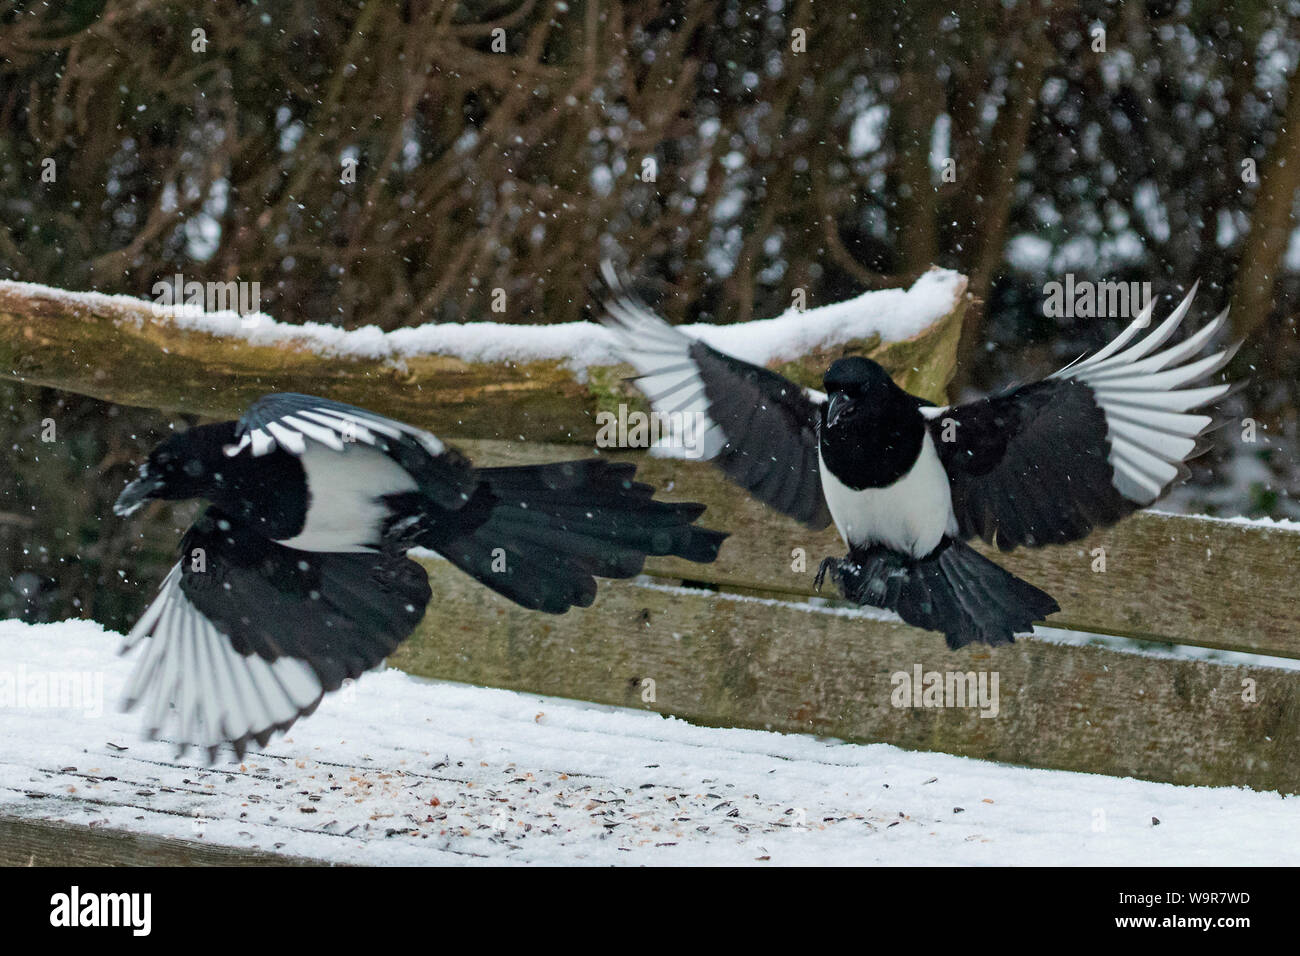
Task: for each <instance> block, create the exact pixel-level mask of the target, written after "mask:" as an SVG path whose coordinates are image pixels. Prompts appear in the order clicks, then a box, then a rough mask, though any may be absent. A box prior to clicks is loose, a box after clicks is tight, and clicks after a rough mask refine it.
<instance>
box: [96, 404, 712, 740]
mask: <svg viewBox="0 0 1300 956" xmlns="http://www.w3.org/2000/svg"><path fill="white" fill-rule="evenodd" d="M635 471H636V467H635V465H633V464H631V463H617V462H610V461H606V460H604V459H600V458H593V459H588V460H585V461H569V462H559V463H555V464H548V465H525V466H522V467H511V468H475V467H473V466H472V465H471V464H470V463H469V461H468V460H467V459H466V458H465V457H464V456H462V455H461V454H460V453H459V452H457V451H456V450H455V449H454V448H451V447H449V446H447V445H444V444H443V443H442V442H441V441H440V440H439V439H437V438H436V437H434V436H433V435H431V434H429V433H428V432H426V431H422V430H420V429H418V428H413V427H412V426H410V425H406V424H404V423H402V422H398V421H394V420H392V419H390V418H385V417H383V416H381V415H377V414H375V413H373V412H368V411H365V410H363V409H360V408H354V407H352V406H350V405H343V404H340V403H338V402H332V401H328V400H326V399H323V398H313V397H311V396H308V395H296V394H274V395H267V396H265V397H264V398H261V399H259V400H258V401H257V402H255V403H254V404H253V405H252V406H251V407H250V408H249V409H248V411H247V412H246V413H245V415H244V416H243V418H241V419H240V420H239V421H233V422H221V423H219V424H214V425H202V426H199V427H196V428H191V429H190V430H189V431H186V432H183V433H180V434H176V435H173V436H171V437H170V438H168V439H167V440H166V441H164V442H162V443H161V444H160V445H158V446H157V447H156V448H155V449H154V450H153V451H152V452H150V454H149V458H148V460H147V461H146V462H145V463H144V464H142V465H141V466H140V471H139V476H138V477H137V478H136V479H135V480H134V481H132V482H131V483H130V484H129V485H127V487H126V489H125V490H124V491H123V492H122V494H121V497H120V498H118V500H117V504H116V505H115V506H114V509H113V510H114V511H115V512H116V513H117V514H119V515H128V514H130V513H131V512H133V511H135V510H136V509H137V508H139V507H140V506H141V505H142V504H143V503H144V502H145V501H146V500H148V499H152V498H162V499H168V500H177V499H185V498H205V499H207V500H208V501H209V502H210V506H209V507H208V509H207V510H206V511H205V512H203V514H202V516H201V517H200V518H199V519H198V520H197V521H196V522H195V523H194V525H193V527H191V528H190V529H189V531H188V532H187V533H186V534H185V537H184V539H183V540H182V542H181V558H180V561H179V562H178V563H177V564H176V565H175V567H173V568H172V570H171V573H170V574H168V575H167V577H166V579H165V580H164V581H163V583H162V586H161V589H160V591H159V594H158V597H157V598H156V599H155V600H154V602H153V604H152V605H150V607H149V609H148V610H147V611H145V613H144V616H143V617H141V619H140V621H139V622H138V623H137V624H136V626H135V627H134V628H133V629H132V630H131V633H130V634H129V635H127V638H126V642H125V644H124V646H123V649H122V650H123V653H126V652H127V651H129V650H131V649H132V648H133V647H135V646H136V645H137V644H139V643H141V642H142V641H144V639H145V638H149V639H150V640H149V641H148V643H147V646H146V649H145V650H144V652H143V654H142V655H141V657H140V659H139V661H138V662H137V664H136V667H135V670H134V672H133V673H132V675H131V677H130V679H129V682H128V685H127V689H126V693H125V700H124V707H125V709H127V710H129V709H131V708H132V707H133V706H135V705H136V704H138V703H139V704H143V705H144V708H143V709H144V714H145V723H146V728H147V730H148V731H149V734H150V736H151V737H156V736H157V735H158V734H159V733H160V732H162V731H163V730H164V729H165V728H168V727H170V726H172V725H174V731H173V733H174V737H175V739H176V740H177V741H178V742H179V743H180V745H181V749H182V751H183V750H184V749H185V747H186V746H187V745H195V746H198V747H200V748H203V749H206V750H207V753H208V760H209V761H212V760H215V758H216V753H217V751H218V750H219V749H220V746H221V745H222V744H223V743H226V742H229V743H230V744H232V745H233V747H234V750H235V753H236V754H237V755H238V756H240V757H242V756H243V755H244V753H245V751H246V750H247V748H248V746H249V742H250V741H252V740H256V741H257V742H258V743H259V744H261V745H263V746H265V745H266V743H267V741H268V740H269V739H270V737H271V734H272V733H273V732H275V731H283V730H285V729H287V728H288V727H289V726H290V725H291V724H292V723H293V722H294V721H295V720H297V719H298V718H299V717H301V716H304V715H306V714H310V713H311V712H312V711H313V710H315V708H316V706H317V704H319V703H320V701H321V698H322V697H323V696H324V695H325V694H326V693H327V692H329V691H332V690H336V689H337V688H338V687H339V686H340V685H342V683H343V681H344V680H346V679H347V678H356V677H359V676H360V675H361V674H362V672H364V671H366V670H369V669H370V668H372V667H374V666H375V665H377V664H379V663H380V661H382V660H383V659H384V658H385V657H387V656H388V655H389V654H390V653H392V651H393V650H394V649H395V648H396V647H397V645H398V644H400V643H401V642H402V641H403V640H405V639H406V638H407V637H408V636H409V635H410V634H411V632H412V630H414V628H415V626H416V624H417V623H419V621H420V618H421V617H423V615H424V609H425V605H426V604H428V602H429V598H430V589H429V582H428V579H427V577H426V575H425V572H424V569H423V568H421V567H420V565H419V564H417V563H416V562H415V561H413V560H411V559H410V558H408V557H406V551H407V550H408V549H410V548H413V547H417V546H418V547H424V548H430V549H432V550H434V551H436V552H437V553H438V554H440V555H441V556H442V557H444V558H446V559H447V560H448V561H450V562H452V564H454V565H456V566H457V567H458V568H460V569H461V570H462V571H465V572H466V573H468V574H470V575H471V576H473V577H474V578H475V579H476V580H478V581H480V582H481V583H483V584H485V585H487V586H488V587H489V588H491V589H492V590H494V591H496V592H497V593H498V594H502V595H504V596H505V597H507V598H509V599H510V600H512V601H514V602H515V603H516V604H519V605H521V606H523V607H526V608H530V609H535V610H539V611H546V612H549V613H552V614H561V613H563V612H564V611H566V610H568V608H570V607H573V606H578V607H587V606H589V605H590V604H591V603H592V601H593V600H594V599H595V596H596V582H595V580H594V578H595V577H597V576H599V577H607V578H628V577H632V576H633V575H636V574H638V573H640V571H641V568H642V565H643V564H644V562H645V558H646V556H647V555H652V554H653V555H669V554H671V555H677V556H679V557H682V558H686V559H688V560H691V561H699V562H705V563H707V562H711V561H713V560H714V559H715V558H716V557H717V554H718V547H719V546H720V545H721V543H722V540H723V539H724V538H725V537H726V535H725V534H723V533H721V532H717V531H710V530H708V529H705V528H700V527H697V526H695V524H694V521H695V519H696V518H698V517H699V516H700V514H701V513H703V511H704V506H703V505H699V504H691V503H669V502H663V501H656V500H654V499H653V497H652V495H653V489H652V488H651V487H650V486H649V485H645V484H641V483H639V482H636V481H633V475H634V473H635Z"/></svg>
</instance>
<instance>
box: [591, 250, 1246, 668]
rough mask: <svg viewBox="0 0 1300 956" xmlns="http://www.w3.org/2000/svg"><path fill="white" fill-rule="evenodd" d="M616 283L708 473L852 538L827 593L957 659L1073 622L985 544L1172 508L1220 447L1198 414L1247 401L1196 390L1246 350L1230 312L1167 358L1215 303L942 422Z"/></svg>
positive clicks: (632, 330)
mask: <svg viewBox="0 0 1300 956" xmlns="http://www.w3.org/2000/svg"><path fill="white" fill-rule="evenodd" d="M603 272H604V276H605V280H606V282H607V283H608V285H609V287H610V290H611V297H610V298H609V299H608V301H607V302H606V303H605V308H606V313H607V315H606V319H605V321H606V324H607V325H609V326H610V327H611V328H612V329H613V330H614V332H615V338H616V341H617V343H618V349H619V351H620V353H621V356H622V358H623V359H624V360H625V361H626V362H627V363H629V364H630V365H632V366H633V367H634V368H635V369H636V370H637V371H638V372H639V373H640V377H639V378H638V379H637V382H638V387H639V388H640V389H641V390H642V391H643V392H644V393H645V395H646V397H647V398H648V399H649V400H650V402H651V404H652V406H653V407H654V409H655V411H656V412H658V413H660V414H661V415H663V416H665V419H666V420H667V421H669V422H674V421H687V420H692V421H693V420H699V421H701V422H703V426H702V428H697V429H696V432H697V434H696V436H694V441H695V442H696V443H697V444H696V447H697V449H698V450H700V451H702V455H701V457H704V458H708V459H712V460H713V461H714V462H715V463H716V464H717V465H718V466H719V467H721V468H722V469H723V471H724V472H726V474H727V476H728V477H729V478H730V479H731V480H732V481H734V482H736V483H737V484H739V485H740V486H741V487H743V488H745V489H747V490H748V491H749V492H750V494H752V495H753V496H754V497H756V498H758V499H759V500H760V501H762V502H764V503H765V504H767V505H769V506H770V507H773V508H775V509H777V510H778V511H781V512H783V513H784V514H787V515H789V516H791V517H793V518H796V519H798V520H799V521H801V522H803V523H804V524H805V525H807V526H808V527H810V528H824V527H825V526H826V525H827V524H829V523H830V522H831V521H834V522H835V526H836V528H837V529H838V530H839V532H840V536H841V537H842V538H843V539H844V542H845V544H846V545H847V547H848V549H849V550H848V555H847V556H846V557H844V558H826V559H825V560H824V561H823V562H822V564H821V567H820V569H819V571H818V574H817V578H816V585H817V587H819V588H820V586H821V583H822V581H823V579H824V577H825V575H826V574H827V573H828V572H829V574H830V576H831V579H832V580H833V581H835V583H836V584H837V585H838V586H839V588H840V590H841V592H842V593H843V594H844V596H845V597H846V598H847V599H849V600H852V601H855V602H857V603H859V604H868V605H872V606H875V607H880V608H887V609H890V610H893V611H895V612H897V613H898V614H899V616H900V617H902V619H903V620H904V621H906V622H907V623H909V624H912V625H914V626H917V627H921V628H925V629H928V630H934V631H942V632H943V634H944V635H945V637H946V638H947V641H948V645H949V646H950V647H954V648H956V647H961V646H963V645H965V644H968V643H971V642H972V641H976V642H982V643H987V644H1005V643H1008V642H1010V641H1012V640H1013V639H1014V635H1015V634H1018V633H1026V632H1029V631H1030V630H1032V624H1033V622H1035V621H1042V620H1043V619H1044V618H1046V617H1047V615H1049V614H1052V613H1054V612H1056V611H1058V610H1060V608H1059V606H1058V605H1057V603H1056V601H1054V600H1053V599H1052V598H1051V597H1050V596H1049V595H1048V594H1046V593H1044V592H1043V591H1041V590H1039V589H1038V588H1036V587H1034V586H1033V585H1031V584H1029V583H1027V582H1025V581H1023V580H1021V579H1019V578H1017V577H1015V576H1014V575H1012V574H1010V573H1009V572H1007V571H1006V570H1004V569H1003V568H1001V567H999V566H998V565H997V564H995V563H994V562H992V561H990V560H988V559H987V558H985V557H983V556H982V555H981V554H979V552H977V551H975V550H974V549H972V548H971V547H970V546H968V545H967V544H966V543H965V542H966V541H967V540H969V539H970V538H973V537H976V536H978V537H980V538H983V539H984V540H985V541H987V542H989V543H990V544H992V543H996V544H997V546H998V547H999V548H1001V549H1002V550H1003V551H1010V550H1012V549H1013V548H1017V547H1021V546H1027V547H1039V546H1042V545H1048V544H1065V543H1066V542H1070V541H1076V540H1078V539H1079V538H1082V537H1084V536H1085V535H1087V534H1088V533H1089V532H1090V531H1092V530H1093V529H1094V528H1099V527H1105V526H1106V525H1110V524H1113V523H1114V522H1116V521H1119V520H1120V519H1121V518H1123V517H1125V516H1126V515H1128V514H1131V513H1132V512H1133V511H1136V510H1137V509H1139V508H1143V507H1146V506H1147V505H1150V504H1152V503H1153V502H1154V501H1156V500H1157V499H1159V498H1160V497H1161V496H1162V495H1163V494H1165V492H1166V491H1168V490H1169V489H1170V487H1172V486H1173V485H1175V484H1177V483H1178V482H1180V481H1182V480H1183V479H1184V478H1185V477H1187V475H1188V474H1189V472H1188V469H1187V466H1186V465H1185V462H1186V461H1187V460H1188V459H1189V458H1191V457H1193V456H1194V455H1195V454H1197V453H1198V452H1199V451H1201V450H1203V448H1202V447H1201V445H1200V443H1199V441H1198V439H1199V438H1200V436H1202V435H1203V434H1204V433H1205V432H1206V431H1207V430H1208V429H1209V428H1210V427H1211V425H1212V424H1213V419H1212V418H1211V416H1210V415H1207V414H1197V413H1194V412H1193V410H1194V409H1198V408H1201V407H1203V406H1205V405H1208V404H1211V403H1213V402H1216V401H1218V400H1219V399H1222V398H1223V397H1224V395H1226V394H1227V392H1228V391H1229V389H1230V386H1229V385H1228V384H1210V385H1203V386H1201V387H1194V388H1186V387H1184V386H1188V385H1192V384H1193V383H1196V382H1198V381H1201V380H1204V379H1205V378H1206V377H1208V376H1210V375H1212V374H1213V373H1215V372H1217V371H1219V370H1220V369H1222V368H1223V367H1224V365H1226V364H1227V362H1228V361H1229V360H1230V359H1231V357H1232V355H1233V353H1234V352H1235V348H1230V349H1225V350H1223V351H1218V352H1214V353H1213V354H1209V355H1204V356H1203V357H1202V353H1204V352H1205V351H1206V348H1207V346H1208V345H1209V344H1210V343H1211V342H1212V341H1213V340H1214V338H1215V336H1216V335H1217V334H1218V333H1219V331H1220V330H1221V329H1222V328H1223V325H1224V322H1225V321H1226V318H1227V312H1226V311H1225V312H1224V313H1223V314H1221V315H1219V316H1218V317H1217V318H1215V319H1214V320H1213V321H1212V322H1210V323H1209V324H1208V325H1206V326H1205V327H1204V328H1202V329H1201V330H1200V331H1198V332H1196V333H1195V334H1193V335H1191V336H1189V337H1187V338H1186V339H1184V340H1183V341H1181V342H1179V343H1178V344H1176V345H1172V346H1168V345H1167V343H1168V342H1169V341H1170V339H1171V337H1172V336H1173V335H1174V333H1175V332H1176V331H1177V329H1178V327H1179V325H1180V323H1181V322H1182V320H1183V318H1184V317H1185V316H1186V315H1187V312H1188V309H1189V308H1190V306H1191V301H1192V296H1193V295H1194V294H1195V291H1196V287H1195V286H1193V288H1192V291H1191V292H1190V293H1188V295H1187V297H1186V298H1185V299H1184V300H1183V302H1182V303H1181V304H1180V305H1179V306H1178V307H1177V308H1176V309H1175V310H1174V311H1173V313H1172V314H1171V315H1170V316H1169V317H1168V318H1167V319H1166V320H1165V321H1164V322H1162V323H1161V324H1160V325H1159V326H1157V327H1156V328H1155V329H1154V330H1153V331H1151V332H1150V333H1149V334H1148V335H1146V336H1145V337H1143V338H1141V339H1138V333H1139V332H1141V331H1142V330H1143V329H1145V328H1147V327H1148V326H1149V325H1150V323H1151V314H1152V309H1153V306H1151V305H1149V306H1147V308H1146V309H1144V310H1143V311H1142V313H1141V314H1140V315H1138V316H1137V318H1136V319H1135V320H1134V321H1133V322H1132V323H1131V324H1130V325H1129V326H1128V327H1127V328H1126V329H1125V330H1124V331H1123V332H1122V333H1121V334H1120V335H1119V336H1118V337H1117V338H1116V339H1115V340H1114V341H1112V342H1111V343H1110V344H1109V345H1107V346H1105V347H1104V348H1103V349H1102V350H1101V351H1099V352H1097V353H1096V354H1095V355H1093V356H1091V357H1089V358H1086V359H1083V360H1081V361H1077V362H1075V363H1074V364H1073V365H1071V366H1068V367H1067V368H1064V369H1062V370H1061V371H1059V372H1056V373H1055V374H1053V375H1051V376H1049V377H1048V378H1046V379H1044V380H1043V381H1039V382H1033V383H1031V384H1027V385H1021V386H1018V387H1015V388H1011V389H1009V390H1007V391H1005V392H1003V393H1002V394H999V395H995V396H993V397H991V398H986V399H982V400H980V401H975V402H970V403H967V404H963V405H957V406H942V407H936V406H934V405H933V404H932V403H930V402H927V401H924V400H923V399H920V398H917V397H916V396H914V395H910V394H909V393H907V392H906V391H904V390H903V389H902V388H900V387H898V386H897V385H896V384H895V383H894V382H893V380H892V379H890V377H889V374H888V373H887V372H886V371H885V370H884V369H883V368H882V367H881V366H880V365H878V364H877V363H875V362H873V361H871V360H870V359H866V358H860V357H850V358H842V359H839V360H837V361H836V362H834V363H833V364H832V365H831V366H830V368H829V369H828V370H827V372H826V373H825V376H824V379H823V381H824V386H825V389H826V391H825V393H822V392H817V391H813V390H810V389H805V388H801V387H800V386H798V385H796V384H795V383H793V382H791V381H789V380H788V379H786V378H784V377H782V376H781V375H779V374H777V373H775V372H772V371H770V370H768V369H766V368H762V367H760V366H757V365H752V364H750V363H748V362H744V361H741V360H739V359H737V358H734V357H732V356H730V355H727V354H725V353H723V352H720V351H718V350H717V349H715V348H712V347H710V346H709V345H706V344H705V343H704V342H701V341H699V340H697V339H694V338H692V337H690V336H688V335H686V334H684V333H682V332H681V331H679V330H677V329H675V328H673V327H672V326H670V325H668V324H667V323H666V322H664V321H663V319H661V318H659V317H658V316H656V315H654V314H653V313H652V312H651V311H650V310H649V309H647V308H646V307H645V305H644V304H642V303H641V302H640V300H638V299H637V298H636V297H635V296H633V295H631V294H630V293H628V292H627V291H626V290H625V289H624V287H623V286H622V284H621V283H620V281H619V278H618V276H617V274H616V273H615V271H614V270H613V268H612V267H610V265H609V264H608V263H605V265H604V267H603ZM1135 340H1136V341H1135ZM1162 347H1163V348H1162ZM697 415H702V416H703V418H702V419H695V418H690V419H687V418H685V417H684V416H697ZM700 431H702V432H703V434H702V435H700V434H698V433H699V432H700ZM672 441H673V438H672V436H671V435H670V436H669V437H668V438H667V439H666V440H665V443H666V444H671V443H672Z"/></svg>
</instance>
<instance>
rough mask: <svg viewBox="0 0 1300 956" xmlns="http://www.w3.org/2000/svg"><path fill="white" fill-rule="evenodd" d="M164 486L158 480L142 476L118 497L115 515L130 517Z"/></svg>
mask: <svg viewBox="0 0 1300 956" xmlns="http://www.w3.org/2000/svg"><path fill="white" fill-rule="evenodd" d="M162 486H163V483H162V482H161V481H160V480H158V479H157V478H151V477H149V476H148V475H141V476H140V477H139V478H137V479H136V480H135V481H133V482H131V483H130V484H129V485H127V486H126V487H125V488H123V489H122V493H121V494H120V495H118V496H117V503H116V504H114V505H113V514H116V515H129V514H130V513H131V512H133V511H135V510H136V509H137V508H139V507H140V506H141V505H142V504H144V503H145V502H146V501H148V500H149V499H150V498H152V497H153V496H154V492H156V491H158V490H159V489H160V488H162Z"/></svg>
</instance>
